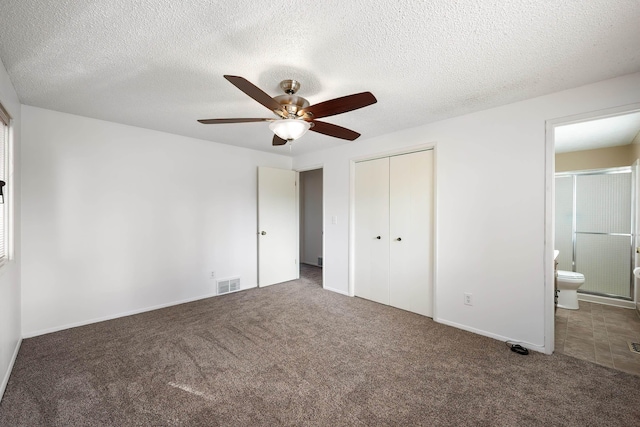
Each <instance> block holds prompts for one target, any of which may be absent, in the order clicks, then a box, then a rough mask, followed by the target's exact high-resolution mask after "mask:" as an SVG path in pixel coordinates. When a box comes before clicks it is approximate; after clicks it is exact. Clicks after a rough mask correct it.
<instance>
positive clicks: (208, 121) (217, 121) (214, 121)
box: [198, 119, 273, 125]
mask: <svg viewBox="0 0 640 427" xmlns="http://www.w3.org/2000/svg"><path fill="white" fill-rule="evenodd" d="M272 120H273V119H200V120H198V121H199V122H200V123H202V124H205V125H215V124H220V123H251V122H270V121H272Z"/></svg>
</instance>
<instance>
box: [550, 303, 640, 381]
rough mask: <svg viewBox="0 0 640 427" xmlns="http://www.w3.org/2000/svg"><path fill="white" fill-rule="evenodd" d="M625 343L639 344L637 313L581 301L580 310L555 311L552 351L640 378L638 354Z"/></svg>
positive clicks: (639, 334)
mask: <svg viewBox="0 0 640 427" xmlns="http://www.w3.org/2000/svg"><path fill="white" fill-rule="evenodd" d="M628 341H631V342H636V343H640V315H638V311H637V310H633V309H629V308H619V307H611V306H608V305H602V304H595V303H591V302H586V301H580V309H579V310H566V309H563V308H558V309H557V311H556V318H555V351H557V352H558V353H563V354H566V355H569V356H573V357H576V358H578V359H584V360H589V361H591V362H595V363H599V364H600V365H604V366H609V367H611V368H615V369H619V370H621V371H625V372H629V373H632V374H636V375H640V354H638V353H633V352H631V351H630V350H629V345H628V343H627V342H628Z"/></svg>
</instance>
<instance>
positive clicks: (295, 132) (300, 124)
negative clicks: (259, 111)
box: [269, 119, 311, 141]
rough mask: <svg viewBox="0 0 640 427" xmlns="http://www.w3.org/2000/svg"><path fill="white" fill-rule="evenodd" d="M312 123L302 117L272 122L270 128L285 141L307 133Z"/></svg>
mask: <svg viewBox="0 0 640 427" xmlns="http://www.w3.org/2000/svg"><path fill="white" fill-rule="evenodd" d="M310 127H311V124H310V123H309V122H306V121H304V120H300V119H284V120H276V121H273V122H271V124H270V125H269V129H271V130H272V131H273V133H275V134H276V135H278V136H279V137H280V138H282V139H284V140H285V141H293V140H295V139H298V138H300V137H301V136H302V135H304V134H305V133H307V131H308V130H309V128H310Z"/></svg>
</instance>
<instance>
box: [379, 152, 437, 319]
mask: <svg viewBox="0 0 640 427" xmlns="http://www.w3.org/2000/svg"><path fill="white" fill-rule="evenodd" d="M389 171H390V172H389V176H390V180H389V182H390V191H389V193H390V195H391V196H390V203H389V206H390V214H389V224H390V226H389V230H390V245H391V248H390V251H389V252H390V255H389V272H390V273H389V283H390V285H389V286H390V288H391V292H390V303H389V304H390V305H392V306H394V307H398V308H401V309H404V310H408V311H412V312H414V313H418V314H422V315H424V316H429V317H433V273H432V272H433V243H432V242H433V151H431V150H430V151H420V152H417V153H411V154H405V155H401V156H394V157H391V158H390V165H389Z"/></svg>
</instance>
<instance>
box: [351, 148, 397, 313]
mask: <svg viewBox="0 0 640 427" xmlns="http://www.w3.org/2000/svg"><path fill="white" fill-rule="evenodd" d="M354 197H355V201H354V209H355V225H354V226H355V241H354V244H355V247H354V256H355V260H354V266H355V271H354V273H355V274H354V292H355V295H356V296H358V297H361V298H366V299H370V300H372V301H376V302H379V303H382V304H389V158H383V159H377V160H369V161H366V162H359V163H356V165H355V195H354Z"/></svg>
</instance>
